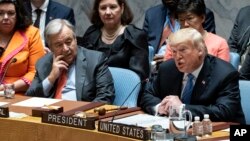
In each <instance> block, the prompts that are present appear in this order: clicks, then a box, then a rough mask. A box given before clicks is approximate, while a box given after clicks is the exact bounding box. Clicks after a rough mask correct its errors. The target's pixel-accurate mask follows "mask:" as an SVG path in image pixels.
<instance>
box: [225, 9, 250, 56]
mask: <svg viewBox="0 0 250 141" xmlns="http://www.w3.org/2000/svg"><path fill="white" fill-rule="evenodd" d="M249 14H250V6H246V7H243V8H241V9H240V11H239V13H238V15H237V17H236V19H235V22H234V26H233V29H232V31H231V35H230V37H229V39H228V45H229V47H230V50H231V51H233V52H237V53H239V54H240V56H242V55H243V54H244V53H247V51H246V50H247V47H249V46H250V19H249V18H247V17H249ZM242 59H243V58H242ZM243 60H244V59H243ZM243 60H242V61H243Z"/></svg>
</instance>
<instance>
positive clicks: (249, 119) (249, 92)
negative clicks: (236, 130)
mask: <svg viewBox="0 0 250 141" xmlns="http://www.w3.org/2000/svg"><path fill="white" fill-rule="evenodd" d="M239 87H240V96H241V106H242V109H243V112H244V115H245V118H246V124H250V102H249V100H250V81H248V80H240V81H239Z"/></svg>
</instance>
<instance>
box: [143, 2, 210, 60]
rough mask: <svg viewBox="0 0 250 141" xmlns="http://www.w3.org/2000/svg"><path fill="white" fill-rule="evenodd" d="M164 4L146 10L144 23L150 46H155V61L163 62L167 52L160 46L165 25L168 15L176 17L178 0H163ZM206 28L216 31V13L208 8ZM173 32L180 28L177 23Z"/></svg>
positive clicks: (173, 27)
mask: <svg viewBox="0 0 250 141" xmlns="http://www.w3.org/2000/svg"><path fill="white" fill-rule="evenodd" d="M162 3H163V4H160V5H157V6H155V7H152V8H150V9H148V10H147V11H146V14H145V21H144V25H143V29H144V31H145V32H146V33H147V36H148V44H149V46H153V47H154V54H158V55H155V56H154V61H156V62H159V63H160V62H162V61H163V58H164V55H163V54H165V52H161V51H160V52H159V50H160V48H161V47H162V46H163V45H164V44H163V45H162V44H160V42H161V38H162V34H163V30H164V25H166V23H165V22H166V19H167V17H170V18H172V19H173V18H175V10H176V6H177V4H178V0H162ZM203 26H204V29H205V30H207V31H208V32H213V33H215V22H214V14H213V12H212V11H211V10H209V9H208V8H207V9H206V20H205V22H204V25H203ZM171 30H172V32H174V31H176V30H178V26H177V23H175V25H173V26H172V28H171Z"/></svg>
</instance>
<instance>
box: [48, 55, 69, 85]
mask: <svg viewBox="0 0 250 141" xmlns="http://www.w3.org/2000/svg"><path fill="white" fill-rule="evenodd" d="M63 57H64V56H63V55H59V56H57V57H55V56H53V64H52V70H51V72H50V74H49V76H48V79H49V81H50V83H51V84H54V83H55V81H56V79H57V78H58V77H59V76H60V74H61V72H62V70H68V66H69V65H68V64H67V63H66V62H65V61H63V60H62V58H63Z"/></svg>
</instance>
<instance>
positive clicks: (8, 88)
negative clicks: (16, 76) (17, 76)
mask: <svg viewBox="0 0 250 141" xmlns="http://www.w3.org/2000/svg"><path fill="white" fill-rule="evenodd" d="M14 96H15V87H14V84H4V97H5V98H7V99H12V98H14Z"/></svg>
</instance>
